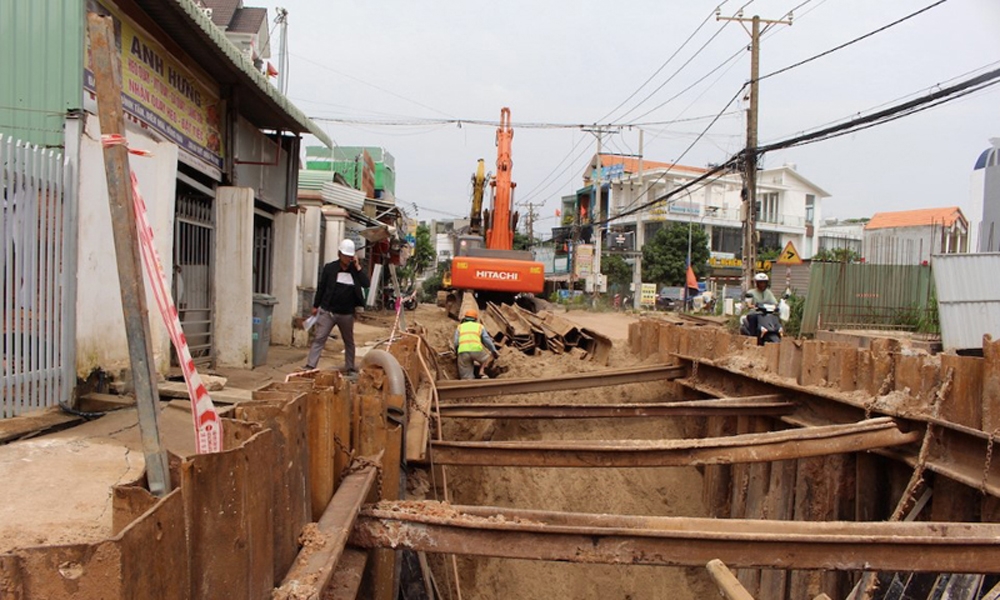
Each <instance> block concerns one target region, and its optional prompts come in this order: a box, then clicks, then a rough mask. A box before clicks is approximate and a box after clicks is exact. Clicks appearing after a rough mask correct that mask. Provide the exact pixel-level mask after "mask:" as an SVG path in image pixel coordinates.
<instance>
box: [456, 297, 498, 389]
mask: <svg viewBox="0 0 1000 600" xmlns="http://www.w3.org/2000/svg"><path fill="white" fill-rule="evenodd" d="M455 354H457V355H458V377H459V378H460V379H475V378H476V365H479V373H480V375H479V376H480V377H484V378H485V377H486V375H485V370H486V367H487V366H488V365H489V364H490V362H492V360H493V358H494V357H496V356H499V353H498V352H497V347H496V346H495V345H494V344H493V337H492V336H490V334H489V333H488V332H487V331H486V328H485V327H483V325H482V323H480V322H479V311H478V310H476V309H474V308H470V309H468V310H466V311H465V314H463V315H462V323H461V324H460V325H459V326H458V329H456V330H455Z"/></svg>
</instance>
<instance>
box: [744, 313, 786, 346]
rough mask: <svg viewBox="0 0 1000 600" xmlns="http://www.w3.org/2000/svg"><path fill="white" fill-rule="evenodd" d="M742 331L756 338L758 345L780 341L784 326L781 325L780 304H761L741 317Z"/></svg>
mask: <svg viewBox="0 0 1000 600" xmlns="http://www.w3.org/2000/svg"><path fill="white" fill-rule="evenodd" d="M740 333H741V334H743V335H746V336H749V337H753V338H756V339H757V345H758V346H763V345H764V344H776V343H778V342H780V341H781V336H782V335H783V334H784V328H783V327H782V326H781V318H780V309H779V307H778V305H776V304H761V305H759V306H755V307H754V308H752V309H751V310H750V312H748V313H747V314H745V315H743V316H742V317H740Z"/></svg>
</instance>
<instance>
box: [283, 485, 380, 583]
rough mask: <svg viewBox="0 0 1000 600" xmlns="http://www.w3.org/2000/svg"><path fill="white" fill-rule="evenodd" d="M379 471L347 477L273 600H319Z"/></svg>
mask: <svg viewBox="0 0 1000 600" xmlns="http://www.w3.org/2000/svg"><path fill="white" fill-rule="evenodd" d="M377 474H378V470H377V469H375V468H374V467H366V468H364V469H361V470H360V471H357V472H355V473H352V474H351V475H348V476H347V477H345V478H344V481H343V482H342V483H341V484H340V487H339V488H338V489H337V493H336V494H334V496H333V500H331V501H330V505H329V506H328V507H327V509H326V511H325V512H324V513H323V516H322V518H320V520H319V522H318V523H317V524H316V529H315V531H314V532H313V533H314V534H315V535H312V534H309V535H305V536H304V537H305V544H304V547H303V549H302V552H300V553H299V555H298V556H297V557H296V559H295V562H294V563H293V564H292V568H291V569H290V570H289V571H288V574H287V575H285V577H284V580H283V581H282V582H281V586H280V587H279V588H277V589H276V590H274V594H273V596H272V598H273V600H292V599H295V598H306V597H309V598H318V597H319V594H320V592H322V591H323V590H324V589H325V588H326V587H327V585H328V584H329V583H330V580H331V578H332V577H333V575H334V571H335V569H336V568H337V565H338V562H339V561H340V558H341V555H342V554H343V552H344V547H345V546H346V545H347V538H348V535H349V534H350V532H351V529H352V528H353V526H354V523H355V519H357V516H358V513H359V512H360V511H361V505H362V504H363V503H364V501H365V498H366V497H367V496H368V494H369V492H370V491H371V489H372V486H373V485H374V483H375V478H376V477H377Z"/></svg>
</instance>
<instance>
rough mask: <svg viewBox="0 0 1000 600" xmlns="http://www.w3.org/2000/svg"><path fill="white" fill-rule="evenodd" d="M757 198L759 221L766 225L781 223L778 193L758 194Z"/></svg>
mask: <svg viewBox="0 0 1000 600" xmlns="http://www.w3.org/2000/svg"><path fill="white" fill-rule="evenodd" d="M757 198H758V200H757V220H758V221H762V222H764V223H779V222H780V216H779V214H778V193H777V192H769V193H767V194H758V196H757Z"/></svg>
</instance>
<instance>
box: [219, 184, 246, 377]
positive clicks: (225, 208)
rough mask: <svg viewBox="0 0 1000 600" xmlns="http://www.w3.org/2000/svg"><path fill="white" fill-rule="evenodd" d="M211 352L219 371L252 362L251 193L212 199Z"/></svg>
mask: <svg viewBox="0 0 1000 600" xmlns="http://www.w3.org/2000/svg"><path fill="white" fill-rule="evenodd" d="M213 286H214V288H215V307H214V308H215V311H214V313H215V333H214V342H215V344H214V345H215V352H216V362H217V364H218V366H220V367H237V368H244V369H249V368H250V367H251V366H252V364H253V363H252V361H253V189H251V188H238V187H220V188H218V189H217V190H216V196H215V280H214V281H213Z"/></svg>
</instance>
